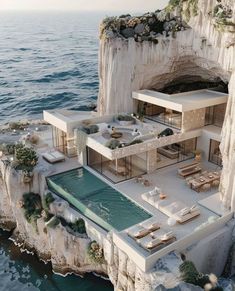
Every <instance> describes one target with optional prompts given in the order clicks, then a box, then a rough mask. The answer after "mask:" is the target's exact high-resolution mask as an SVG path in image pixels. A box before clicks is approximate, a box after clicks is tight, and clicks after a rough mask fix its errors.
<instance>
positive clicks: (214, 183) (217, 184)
mask: <svg viewBox="0 0 235 291" xmlns="http://www.w3.org/2000/svg"><path fill="white" fill-rule="evenodd" d="M219 185H220V181H219V180H215V181H213V182H212V187H219Z"/></svg>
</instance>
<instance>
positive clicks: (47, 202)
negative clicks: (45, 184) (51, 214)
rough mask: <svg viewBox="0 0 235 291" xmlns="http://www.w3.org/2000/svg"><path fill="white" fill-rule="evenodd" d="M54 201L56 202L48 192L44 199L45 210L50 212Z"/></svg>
mask: <svg viewBox="0 0 235 291" xmlns="http://www.w3.org/2000/svg"><path fill="white" fill-rule="evenodd" d="M54 201H55V198H54V197H53V195H52V194H51V193H50V192H48V193H47V194H46V195H44V196H43V198H42V206H43V209H45V210H46V211H49V210H50V204H51V203H52V202H54Z"/></svg>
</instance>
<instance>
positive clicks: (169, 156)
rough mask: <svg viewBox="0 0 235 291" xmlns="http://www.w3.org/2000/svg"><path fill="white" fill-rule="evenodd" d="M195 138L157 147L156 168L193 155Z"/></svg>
mask: <svg viewBox="0 0 235 291" xmlns="http://www.w3.org/2000/svg"><path fill="white" fill-rule="evenodd" d="M196 146H197V139H196V138H192V139H189V140H185V141H183V142H179V143H174V144H171V145H168V146H164V147H161V148H158V149H157V168H158V169H159V168H163V167H166V166H170V165H173V164H176V163H179V162H182V161H186V160H188V159H192V158H193V157H194V151H195V149H196Z"/></svg>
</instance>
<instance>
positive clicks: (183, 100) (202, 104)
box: [132, 89, 228, 112]
mask: <svg viewBox="0 0 235 291" xmlns="http://www.w3.org/2000/svg"><path fill="white" fill-rule="evenodd" d="M132 98H133V99H136V100H140V101H144V102H147V103H150V104H153V105H158V106H161V107H164V108H168V109H172V110H176V111H178V112H185V111H191V110H195V109H201V108H206V107H210V106H215V105H219V104H224V103H227V101H228V94H225V93H221V92H217V91H213V90H206V89H203V90H197V91H190V92H184V93H179V94H172V95H168V94H164V93H161V92H157V91H152V90H139V91H135V92H133V93H132Z"/></svg>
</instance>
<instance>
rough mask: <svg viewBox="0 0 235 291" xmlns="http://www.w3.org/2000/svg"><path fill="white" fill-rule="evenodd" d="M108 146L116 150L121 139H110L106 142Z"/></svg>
mask: <svg viewBox="0 0 235 291" xmlns="http://www.w3.org/2000/svg"><path fill="white" fill-rule="evenodd" d="M106 147H107V148H109V149H111V150H115V149H117V148H119V147H120V141H119V140H117V139H110V140H109V141H108V142H107V143H106Z"/></svg>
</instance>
